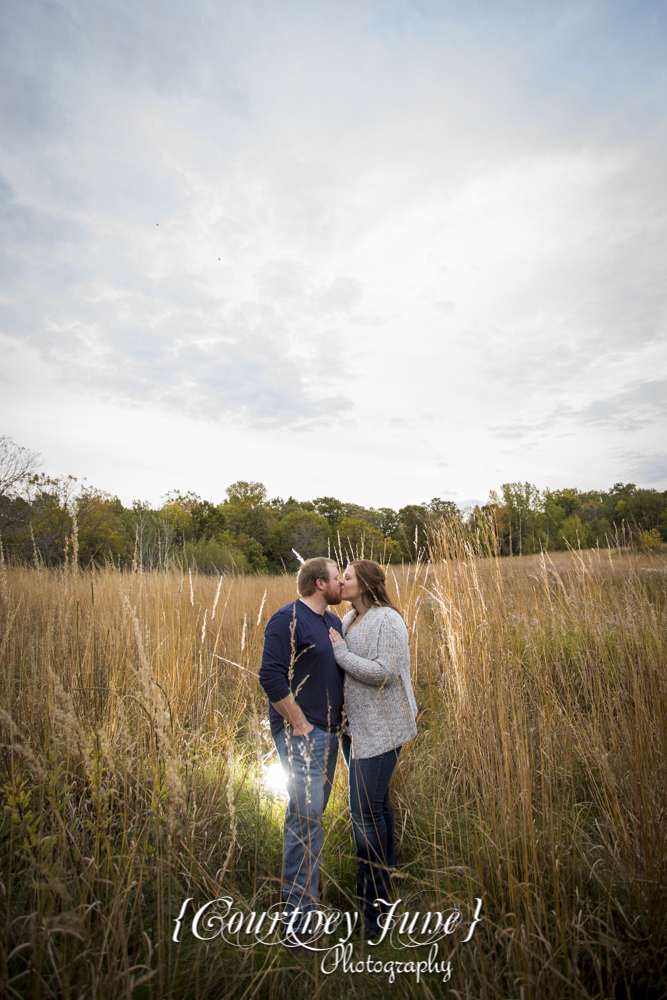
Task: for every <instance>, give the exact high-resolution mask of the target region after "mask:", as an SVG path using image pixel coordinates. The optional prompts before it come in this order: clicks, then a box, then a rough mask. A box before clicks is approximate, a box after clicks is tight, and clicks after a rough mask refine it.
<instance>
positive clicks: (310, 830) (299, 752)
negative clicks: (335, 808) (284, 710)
mask: <svg viewBox="0 0 667 1000" xmlns="http://www.w3.org/2000/svg"><path fill="white" fill-rule="evenodd" d="M273 740H274V743H275V744H276V749H277V751H278V756H279V757H280V763H281V764H282V767H283V773H284V775H285V781H286V783H287V794H288V796H289V799H288V802H287V810H286V812H285V825H284V828H283V832H284V851H283V878H282V889H283V902H284V903H286V904H287V906H286V909H287V911H288V912H289V911H290V910H291V911H293V910H294V909H296V907H298V906H300V907H301V909H302V911H303V912H304V913H307V912H308V911H309V910H312V909H314V908H315V907H317V905H318V903H319V893H318V883H319V877H320V855H321V854H322V817H323V815H324V810H325V809H326V807H327V802H328V801H329V796H330V794H331V786H332V784H333V779H334V772H335V770H336V760H337V757H338V733H327V732H325V731H324V730H323V729H317V727H315V728H313V731H312V732H311V733H307V734H306V735H305V736H293V735H292V728H291V726H286V727H285V729H282V730H281V731H280V732H279V733H277V734H276V735H275V736H274V737H273Z"/></svg>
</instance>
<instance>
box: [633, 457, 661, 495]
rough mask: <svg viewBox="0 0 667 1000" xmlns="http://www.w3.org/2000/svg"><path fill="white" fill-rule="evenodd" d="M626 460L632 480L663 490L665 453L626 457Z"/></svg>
mask: <svg viewBox="0 0 667 1000" xmlns="http://www.w3.org/2000/svg"><path fill="white" fill-rule="evenodd" d="M626 460H628V462H629V465H630V469H631V475H632V478H633V479H635V480H636V481H637V482H638V483H641V484H648V485H649V486H657V487H658V488H660V487H663V488H664V486H665V483H667V452H664V451H663V452H653V453H652V454H644V455H641V456H635V455H633V456H630V455H626Z"/></svg>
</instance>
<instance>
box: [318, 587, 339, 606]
mask: <svg viewBox="0 0 667 1000" xmlns="http://www.w3.org/2000/svg"><path fill="white" fill-rule="evenodd" d="M322 593H323V594H324V596H325V597H326V599H327V604H340V602H341V601H342V600H343V598H342V597H341V596H340V587H334V586H332V585H331V584H327V586H326V587H322Z"/></svg>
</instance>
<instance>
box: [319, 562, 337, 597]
mask: <svg viewBox="0 0 667 1000" xmlns="http://www.w3.org/2000/svg"><path fill="white" fill-rule="evenodd" d="M320 583H321V584H322V593H323V594H324V596H325V597H326V599H327V604H340V602H341V600H342V597H341V596H340V580H339V578H338V568H337V567H336V566H335V565H334V564H333V563H331V567H330V572H329V579H328V580H320Z"/></svg>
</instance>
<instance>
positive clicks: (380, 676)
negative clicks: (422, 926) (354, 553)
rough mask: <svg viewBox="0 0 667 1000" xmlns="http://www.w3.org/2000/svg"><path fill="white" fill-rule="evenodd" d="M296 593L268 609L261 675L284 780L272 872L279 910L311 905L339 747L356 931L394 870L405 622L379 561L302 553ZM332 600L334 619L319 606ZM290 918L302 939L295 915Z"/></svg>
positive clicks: (411, 715) (410, 705)
mask: <svg viewBox="0 0 667 1000" xmlns="http://www.w3.org/2000/svg"><path fill="white" fill-rule="evenodd" d="M297 591H298V595H299V596H298V597H297V598H296V599H295V600H294V601H292V602H291V603H290V604H287V605H286V606H285V607H284V608H280V610H279V611H276V613H275V614H274V615H273V616H272V618H271V619H270V621H269V623H268V625H267V626H266V631H265V634H264V649H263V652H262V665H261V669H260V672H259V681H260V684H261V686H262V688H263V689H264V691H265V693H266V695H267V697H268V699H269V718H270V722H271V733H272V736H273V740H274V742H275V745H276V749H277V751H278V756H279V757H280V762H281V764H282V768H283V773H284V775H285V781H286V785H287V794H288V802H287V809H286V812H285V824H284V849H283V871H282V898H283V903H284V905H285V913H286V914H290V913H294V911H295V910H296V909H297V908H298V909H299V910H300V912H301V914H303V915H305V914H307V913H308V912H309V911H310V910H313V909H317V907H318V904H319V890H318V883H319V872H320V856H321V853H322V817H323V815H324V810H325V809H326V806H327V802H328V801H329V795H330V793H331V788H332V784H333V778H334V773H335V770H336V762H337V759H338V748H339V746H340V748H341V750H342V753H343V757H344V759H345V763H346V764H347V769H348V782H349V802H350V817H351V819H352V832H353V835H354V844H355V848H356V854H357V861H358V865H359V871H358V877H357V897H358V900H359V905H360V908H361V911H362V915H363V918H364V928H365V936H366V938H367V939H369V938H372V937H374V936H375V935H376V934H377V932H378V930H379V925H378V916H379V913H380V911H379V909H378V908H377V907H376V906H375V905H374V904H375V900H376V899H379V898H381V899H385V900H387V901H388V902H389V901H390V900H391V898H392V895H393V892H392V874H393V873H394V872H395V870H396V850H395V841H394V814H393V810H392V807H391V802H390V800H389V781H390V779H391V776H392V774H393V772H394V768H395V767H396V763H397V761H398V757H399V754H400V751H401V748H402V747H403V746H404V745H405V744H406V743H408V742H409V741H410V740H411V739H412V738H413V737H414V736H416V734H417V727H416V724H415V719H416V716H417V706H416V703H415V698H414V694H413V691H412V683H411V680H410V652H409V647H408V630H407V628H406V625H405V622H404V621H403V618H402V616H401V613H400V611H399V609H398V608H397V607H396V606H395V605H394V604H393V603H392V601H391V600H390V598H389V595H388V593H387V586H386V577H385V572H384V570H383V568H382V567H381V566H380V565H379V564H378V563H376V562H372V561H371V560H370V559H358V560H356V561H355V562H351V563H350V564H349V565H348V566H347V567H346V569H345V571H344V573H343V574H342V576H340V574H339V570H338V567H337V566H336V564H335V563H334V562H333V561H332V560H331V559H327V558H324V557H320V558H317V559H308V560H307V561H306V562H304V563H303V564H302V565H301V568H300V569H299V573H298V576H297ZM342 601H347V602H349V604H350V605H351V610H350V611H348V613H347V614H346V615H345V617H344V618H343V619H342V621H341V619H340V618H339V616H338V615H337V614H335V613H334V612H332V611H330V610H328V608H329V606H337V605H339V604H340V603H341V602H342ZM300 921H301V922H299V920H295V921H292V922H291V925H292V926H294V927H296V928H297V933H296V940H295V942H294V944H295V950H296V951H298V950H299V944H298V942H303V943H307V940H308V934H309V932H308V931H307V930H305V929H303V930H301V928H302V927H303V917H301V918H300Z"/></svg>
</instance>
